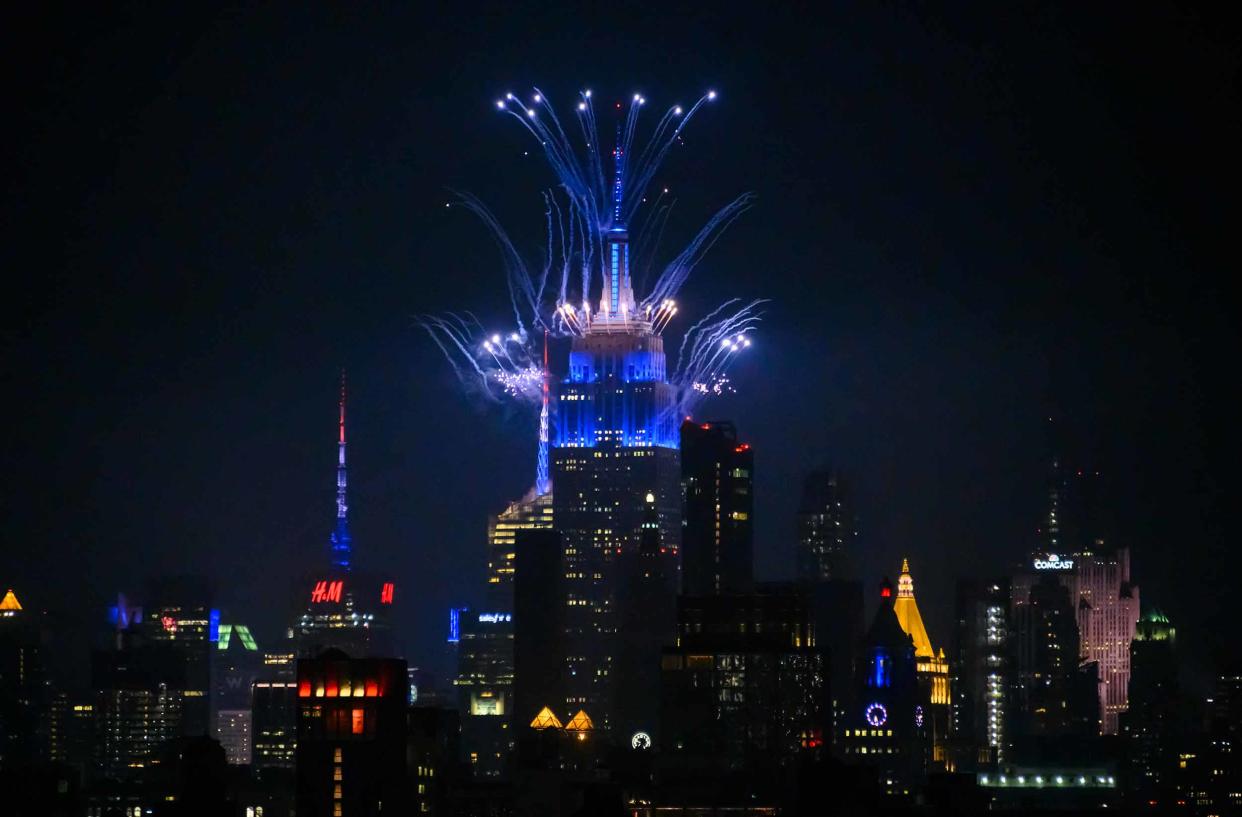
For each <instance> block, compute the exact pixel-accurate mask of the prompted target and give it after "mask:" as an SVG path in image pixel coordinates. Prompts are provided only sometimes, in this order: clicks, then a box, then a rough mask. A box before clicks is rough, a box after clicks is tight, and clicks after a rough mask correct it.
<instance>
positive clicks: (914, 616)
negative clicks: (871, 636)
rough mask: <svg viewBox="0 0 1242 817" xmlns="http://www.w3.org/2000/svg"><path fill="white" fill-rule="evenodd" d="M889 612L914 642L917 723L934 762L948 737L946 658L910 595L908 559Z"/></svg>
mask: <svg viewBox="0 0 1242 817" xmlns="http://www.w3.org/2000/svg"><path fill="white" fill-rule="evenodd" d="M893 613H894V614H895V615H896V616H897V623H898V624H899V625H900V626H901V629H902V631H903V632H904V633H905V634H906V635H908V636H910V639H911V641H913V642H914V661H915V677H916V678H917V680H918V687H919V695H918V698H919V700H918V704H919V706H920V707H921V708H922V709H921V715H920V717H919V718H918V720H919V727H920V729H921V730H923V733H924V734H925V735H926V737H927V738H928V740H929V742H930V745H931V750H932V755H931V758H930V760H931V761H932V762H934V763H943V762H944V761H945V759H946V754H945V749H946V744H947V741H948V738H949V731H950V726H951V719H950V714H949V701H950V694H949V661H948V659H947V658H946V657H945V654H944V648H943V647H941V648H940V651H939V652H938V653H937V652H936V650H935V649H934V648H933V647H932V643H931V638H930V637H929V636H928V635H927V628H926V627H925V626H924V625H923V616H922V614H921V613H919V606H918V602H916V601H915V599H914V577H913V576H912V575H911V574H910V560H909V559H902V561H901V575H900V576H899V577H898V579H897V597H896V598H895V599H894V600H893Z"/></svg>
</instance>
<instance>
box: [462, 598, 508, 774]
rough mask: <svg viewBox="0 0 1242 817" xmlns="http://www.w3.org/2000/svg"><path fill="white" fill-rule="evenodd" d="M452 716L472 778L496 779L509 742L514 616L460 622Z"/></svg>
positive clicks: (476, 616)
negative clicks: (457, 720) (457, 722)
mask: <svg viewBox="0 0 1242 817" xmlns="http://www.w3.org/2000/svg"><path fill="white" fill-rule="evenodd" d="M458 636H459V637H458V642H457V678H456V679H455V680H454V682H453V685H454V687H455V689H456V691H457V711H458V713H460V724H461V744H462V748H463V749H464V750H465V753H466V758H467V760H468V761H469V762H470V765H471V767H472V768H473V770H474V774H475V776H476V777H500V776H501V774H503V772H504V769H505V763H506V761H507V760H508V756H509V750H510V748H511V744H512V742H513V738H512V735H513V730H512V729H511V728H510V719H511V716H512V713H511V711H510V710H511V709H512V707H513V616H512V614H510V613H486V612H485V613H472V612H470V611H466V612H465V613H462V614H461V615H460V617H459V633H458Z"/></svg>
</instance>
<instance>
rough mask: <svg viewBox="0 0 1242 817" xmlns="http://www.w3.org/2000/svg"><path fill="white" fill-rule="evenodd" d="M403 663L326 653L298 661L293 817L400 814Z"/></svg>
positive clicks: (406, 786) (407, 786) (405, 799)
mask: <svg viewBox="0 0 1242 817" xmlns="http://www.w3.org/2000/svg"><path fill="white" fill-rule="evenodd" d="M405 679H406V663H405V661H401V660H397V659H386V658H350V657H348V656H347V655H345V654H344V653H343V652H340V651H339V650H329V651H328V652H326V653H323V654H322V655H320V656H319V657H318V658H306V659H300V660H299V661H298V680H297V684H298V688H297V694H298V698H297V701H298V734H297V749H296V758H297V761H296V767H295V768H296V770H297V814H298V817H344V815H355V814H389V813H390V814H403V813H406V809H408V808H409V806H410V802H411V799H412V794H413V788H414V786H413V782H412V781H411V779H410V776H409V774H408V765H407V757H406V750H407V735H406V732H407V723H406V683H405Z"/></svg>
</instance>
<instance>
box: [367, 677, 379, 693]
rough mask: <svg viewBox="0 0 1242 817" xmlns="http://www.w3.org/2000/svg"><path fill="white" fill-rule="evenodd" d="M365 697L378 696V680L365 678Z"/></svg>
mask: <svg viewBox="0 0 1242 817" xmlns="http://www.w3.org/2000/svg"><path fill="white" fill-rule="evenodd" d="M367 697H368V698H378V697H379V682H378V681H376V680H375V679H374V678H368V679H367Z"/></svg>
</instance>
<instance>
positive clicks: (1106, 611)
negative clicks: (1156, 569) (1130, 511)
mask: <svg viewBox="0 0 1242 817" xmlns="http://www.w3.org/2000/svg"><path fill="white" fill-rule="evenodd" d="M1074 560H1075V568H1074V574H1073V580H1072V584H1071V590H1072V592H1073V593H1074V595H1075V597H1076V599H1077V608H1078V610H1077V618H1078V634H1079V638H1080V643H1079V650H1080V655H1081V658H1082V660H1083V661H1092V662H1095V663H1097V664H1098V665H1099V667H1100V733H1101V734H1104V735H1115V734H1117V724H1118V720H1117V719H1118V717H1119V716H1120V715H1121V713H1123V712H1125V711H1126V708H1127V706H1128V701H1129V685H1130V643H1131V642H1132V641H1133V640H1134V628H1135V625H1136V624H1137V622H1138V617H1139V589H1138V585H1136V584H1134V583H1132V582H1131V581H1130V550H1129V548H1115V549H1114V548H1108V547H1106V546H1104V543H1103V542H1102V541H1101V542H1097V544H1096V545H1095V546H1094V547H1091V548H1083V549H1081V550H1079V551H1078V552H1077V553H1075V554H1074Z"/></svg>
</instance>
